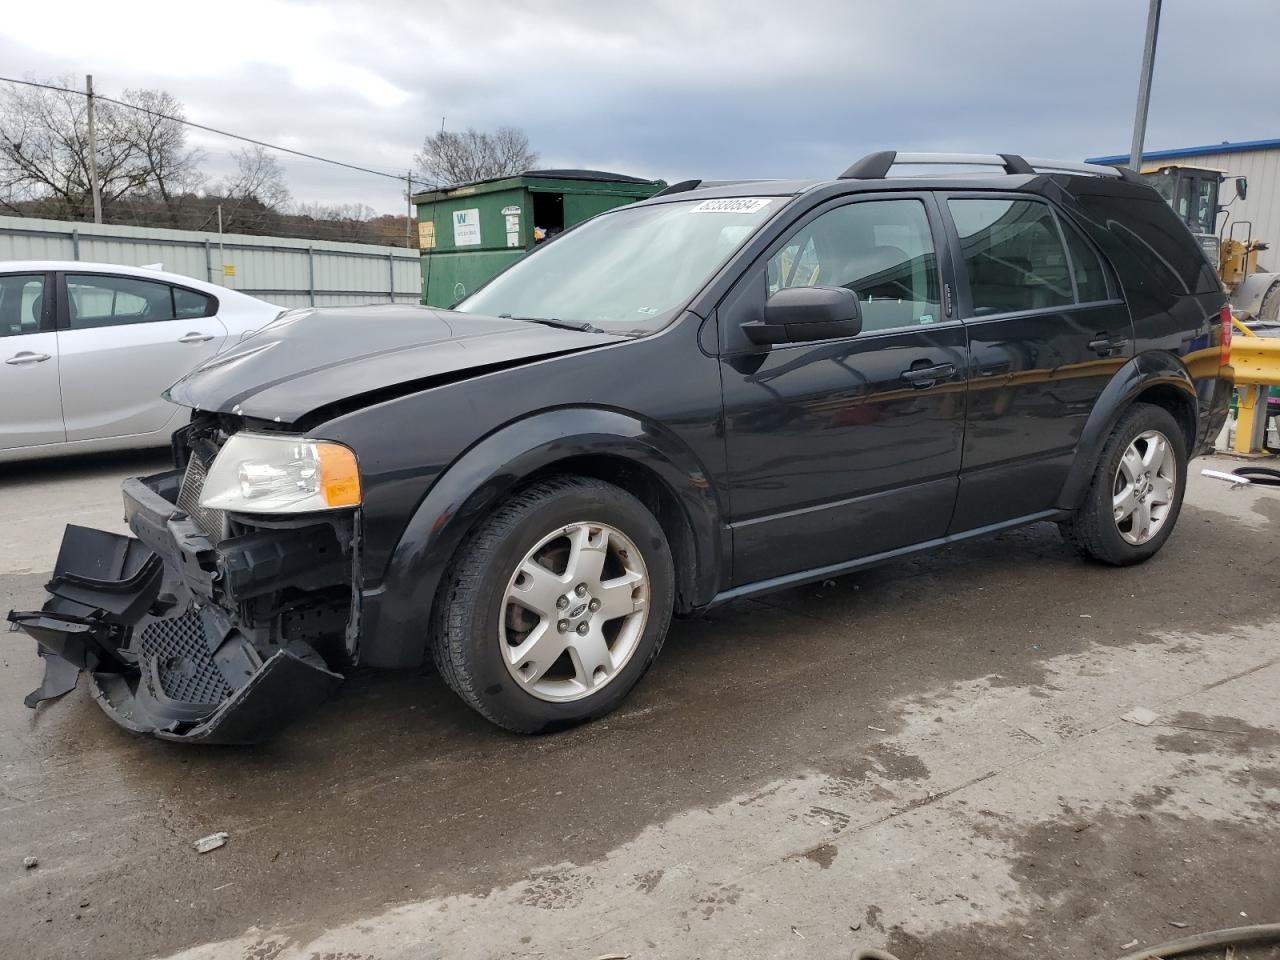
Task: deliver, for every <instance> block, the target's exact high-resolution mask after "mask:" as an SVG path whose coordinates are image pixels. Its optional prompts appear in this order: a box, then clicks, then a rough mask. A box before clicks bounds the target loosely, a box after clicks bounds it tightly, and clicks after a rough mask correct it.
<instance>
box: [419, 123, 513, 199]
mask: <svg viewBox="0 0 1280 960" xmlns="http://www.w3.org/2000/svg"><path fill="white" fill-rule="evenodd" d="M415 159H416V160H417V163H418V167H419V168H420V169H421V170H422V172H423V173H424V174H425V175H426V176H427V178H428V179H431V180H434V181H435V182H437V183H439V184H442V185H444V186H453V185H454V184H459V183H468V182H470V181H473V180H485V179H487V178H489V177H504V176H511V175H513V174H517V173H524V172H525V171H526V170H528V169H529V168H530V167H532V166H533V165H534V164H535V163H537V162H538V154H537V153H535V152H534V151H533V150H531V149H529V138H528V136H526V135H525V132H524V131H523V130H520V129H518V128H516V127H500V128H498V129H497V130H495V131H494V132H493V133H485V132H483V131H480V130H476V129H474V128H473V127H468V128H467V129H466V130H464V131H463V132H461V133H454V132H452V131H445V130H441V131H440V132H439V133H435V134H432V135H431V136H429V137H427V138H426V140H425V141H423V144H422V152H421V153H419V154H418V155H417V157H416V158H415Z"/></svg>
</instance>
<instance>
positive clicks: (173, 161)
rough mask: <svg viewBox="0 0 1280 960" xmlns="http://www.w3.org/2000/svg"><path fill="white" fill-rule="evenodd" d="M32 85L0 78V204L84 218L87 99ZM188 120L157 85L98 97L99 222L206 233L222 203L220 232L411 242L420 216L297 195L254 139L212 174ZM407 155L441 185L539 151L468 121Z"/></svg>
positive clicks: (500, 172)
mask: <svg viewBox="0 0 1280 960" xmlns="http://www.w3.org/2000/svg"><path fill="white" fill-rule="evenodd" d="M39 82H41V83H44V84H46V85H45V86H19V85H16V84H0V213H2V214H11V215H18V216H28V217H47V218H50V219H56V220H81V221H90V220H92V219H93V193H92V187H91V177H90V165H89V104H88V99H87V98H86V97H85V96H84V95H83V94H81V93H79V92H78V91H76V90H74V89H73V88H74V87H75V86H76V80H75V79H74V78H72V77H68V76H63V77H55V78H52V79H49V80H44V81H39ZM115 100H118V101H119V102H115ZM185 119H186V108H185V107H184V105H183V103H182V101H180V100H179V99H178V98H177V97H175V96H173V95H172V94H170V93H168V92H167V91H164V90H158V89H129V90H125V91H124V93H123V94H122V95H121V96H119V97H118V98H115V99H114V100H106V99H103V98H101V97H97V98H95V101H94V131H95V139H96V142H97V150H96V160H97V179H98V185H99V191H100V193H101V202H102V219H103V222H104V223H114V224H126V225H130V226H140V227H169V228H173V229H180V230H213V229H216V228H217V220H218V209H219V207H221V213H222V229H223V231H224V232H227V233H248V234H256V235H260V236H263V235H270V236H291V237H306V238H310V239H321V240H345V241H354V242H363V243H384V244H396V245H399V244H403V243H405V238H406V235H409V236H410V237H411V238H412V242H414V243H416V240H417V231H416V224H415V223H414V222H413V221H411V220H410V221H408V222H407V223H406V217H405V216H404V215H402V214H381V215H380V214H378V213H377V211H375V210H374V209H373V208H372V207H370V206H369V205H368V204H365V203H359V202H356V203H347V204H322V203H302V202H297V201H295V200H294V199H293V197H292V195H291V193H290V190H289V186H288V183H287V182H286V179H285V172H284V169H283V168H282V167H281V165H280V163H279V161H277V160H276V158H275V157H274V156H273V155H272V153H271V151H270V150H268V149H265V148H264V147H262V146H258V145H247V146H245V147H243V148H240V149H237V150H235V151H233V152H232V154H231V159H232V161H233V168H234V169H233V172H231V173H230V174H227V175H225V176H221V177H211V176H210V175H209V174H208V173H206V172H205V169H204V168H205V165H206V163H207V161H208V156H207V155H206V154H205V153H204V151H202V150H200V149H199V148H198V147H193V146H191V145H190V144H189V143H188V140H187V127H186V125H185V123H184V121H185ZM414 159H415V162H416V165H417V167H418V170H419V172H420V174H421V175H422V176H423V177H424V179H425V180H426V181H427V182H428V183H430V184H433V185H439V186H441V187H446V186H453V185H456V184H459V183H465V182H469V181H473V180H482V179H485V178H486V177H495V176H506V175H510V174H515V173H521V172H524V171H525V170H528V169H531V168H532V167H533V165H534V164H535V163H536V162H537V160H538V155H537V153H535V152H534V151H533V150H531V149H530V146H529V140H528V137H527V136H526V135H525V134H524V132H523V131H521V130H518V129H515V128H512V127H502V128H499V129H498V130H496V131H494V132H492V133H488V132H482V131H477V130H474V129H471V128H468V129H466V130H464V131H460V132H454V131H445V130H444V129H441V131H440V132H439V133H436V134H433V135H430V136H428V137H426V138H425V140H424V142H423V147H422V151H421V152H420V153H418V154H417V155H416V156H415V158H414ZM418 186H420V185H418ZM406 228H408V229H406Z"/></svg>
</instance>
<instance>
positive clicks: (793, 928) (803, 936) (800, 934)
mask: <svg viewBox="0 0 1280 960" xmlns="http://www.w3.org/2000/svg"><path fill="white" fill-rule="evenodd" d="M791 932H792V933H794V934H795V935H796V936H797V937H799V938H800V939H801V940H806V939H808V938H807V937H806V936H805V935H804V934H803V933H801V932H800V931H799V930H797V929H796V928H795V927H792V928H791Z"/></svg>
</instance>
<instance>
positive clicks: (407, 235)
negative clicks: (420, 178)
mask: <svg viewBox="0 0 1280 960" xmlns="http://www.w3.org/2000/svg"><path fill="white" fill-rule="evenodd" d="M404 199H405V204H406V207H405V217H404V245H405V246H406V247H412V246H413V170H412V169H410V170H409V172H408V173H406V174H405V175H404Z"/></svg>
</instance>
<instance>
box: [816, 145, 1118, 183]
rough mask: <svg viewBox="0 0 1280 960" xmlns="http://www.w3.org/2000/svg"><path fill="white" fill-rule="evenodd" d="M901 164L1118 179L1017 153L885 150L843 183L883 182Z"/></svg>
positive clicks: (1104, 170)
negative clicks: (1073, 174)
mask: <svg viewBox="0 0 1280 960" xmlns="http://www.w3.org/2000/svg"><path fill="white" fill-rule="evenodd" d="M901 164H913V165H933V166H970V167H1000V168H1001V169H1002V170H1003V171H1004V172H1005V173H1020V174H1033V173H1076V174H1087V175H1089V176H1095V177H1119V176H1121V175H1122V174H1121V173H1120V172H1119V171H1118V170H1116V169H1115V168H1114V167H1104V166H1101V165H1099V164H1094V163H1074V162H1072V161H1068V160H1043V159H1039V158H1033V157H1026V158H1024V157H1021V156H1019V155H1018V154H1016V153H898V152H897V151H896V150H882V151H880V152H879V153H869V154H867V155H866V156H865V157H863V158H862V159H861V160H859V161H858V162H857V163H855V164H854V165H853V166H851V167H850V168H849V169H848V170H846V171H845V172H844V173H842V174H840V177H839V179H841V180H883V179H884V178H885V177H887V176H888V175H889V171H890V170H891V169H892V168H893V167H895V166H898V165H901Z"/></svg>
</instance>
